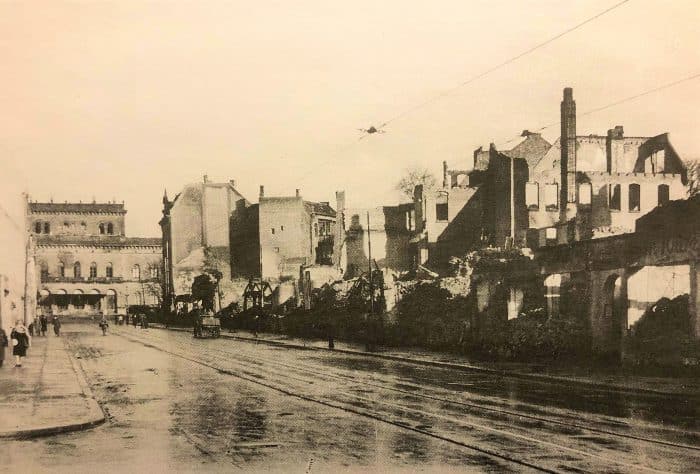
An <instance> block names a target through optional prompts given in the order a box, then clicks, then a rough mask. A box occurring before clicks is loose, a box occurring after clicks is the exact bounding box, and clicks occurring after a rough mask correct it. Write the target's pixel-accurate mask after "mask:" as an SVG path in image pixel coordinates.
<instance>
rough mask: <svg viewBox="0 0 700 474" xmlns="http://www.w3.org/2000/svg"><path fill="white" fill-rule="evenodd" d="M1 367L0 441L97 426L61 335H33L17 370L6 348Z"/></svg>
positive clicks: (97, 416)
mask: <svg viewBox="0 0 700 474" xmlns="http://www.w3.org/2000/svg"><path fill="white" fill-rule="evenodd" d="M7 357H8V358H7V359H6V360H5V365H4V366H3V367H2V368H0V438H29V437H35V436H45V435H50V434H55V433H63V432H66V431H74V430H80V429H85V428H89V427H92V426H96V425H98V424H100V423H102V422H104V420H105V418H104V414H103V412H102V410H101V408H100V406H99V404H98V403H97V401H96V400H95V399H94V397H93V395H92V391H91V389H90V387H89V385H88V384H87V382H86V381H85V376H84V375H83V373H82V370H81V369H80V367H79V366H78V363H77V361H76V360H75V359H74V358H73V357H72V355H71V354H70V353H69V350H68V348H67V346H66V344H65V341H64V339H63V338H62V337H55V336H47V337H34V338H33V339H32V346H31V347H30V348H29V350H28V351H27V357H26V358H25V359H24V360H23V362H22V367H14V359H13V358H12V357H11V355H10V351H9V350H8V354H7Z"/></svg>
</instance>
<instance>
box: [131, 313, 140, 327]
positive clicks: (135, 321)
mask: <svg viewBox="0 0 700 474" xmlns="http://www.w3.org/2000/svg"><path fill="white" fill-rule="evenodd" d="M131 322H132V323H134V327H136V325H137V324H138V322H139V318H138V315H137V314H132V315H131Z"/></svg>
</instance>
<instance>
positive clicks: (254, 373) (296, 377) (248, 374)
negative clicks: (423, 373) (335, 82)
mask: <svg viewBox="0 0 700 474" xmlns="http://www.w3.org/2000/svg"><path fill="white" fill-rule="evenodd" d="M120 335H122V336H124V337H126V338H127V339H131V340H134V341H135V342H140V343H142V344H145V345H148V346H150V347H153V348H155V349H158V350H161V351H164V352H168V353H171V354H173V355H177V356H179V357H183V358H185V359H187V360H191V361H193V362H196V363H200V364H202V365H205V366H208V367H210V368H213V369H216V370H219V371H220V372H223V373H227V374H230V375H234V376H237V377H240V378H243V379H245V380H248V381H251V382H253V383H257V384H260V385H264V386H267V387H268V388H272V389H275V390H278V391H282V392H283V393H288V394H290V395H294V396H297V397H299V398H302V399H305V400H308V401H313V402H316V403H322V404H324V405H326V406H333V407H335V408H340V409H343V410H346V411H350V412H353V413H358V412H359V413H358V414H361V415H363V416H370V417H371V418H374V419H378V420H381V421H387V422H389V423H391V424H394V425H396V426H400V427H402V428H405V429H410V430H412V431H416V432H419V433H422V434H425V435H427V436H431V437H434V438H438V439H443V438H446V439H444V440H446V441H450V442H453V443H455V444H459V445H462V446H465V447H469V448H473V449H477V450H478V451H480V452H482V453H487V454H490V455H496V456H497V457H500V458H502V459H508V460H511V459H512V458H513V456H512V455H510V454H504V453H500V452H498V451H495V450H493V449H487V450H484V448H483V444H480V445H478V446H476V445H474V443H469V442H464V441H462V440H458V439H455V438H456V437H455V436H451V437H450V436H443V435H441V434H438V433H435V432H431V431H428V430H426V429H421V426H426V424H427V423H425V422H421V420H423V421H425V419H426V418H432V419H433V420H440V422H442V423H443V424H447V425H448V426H450V427H451V429H452V431H453V432H460V430H469V431H474V430H478V431H481V432H486V433H490V434H491V435H493V436H500V437H506V438H508V439H509V440H510V444H513V442H514V441H516V440H517V441H518V442H521V443H525V444H524V445H523V446H522V449H523V451H527V450H528V449H532V448H533V445H534V447H535V448H537V447H540V448H541V447H542V446H546V447H547V448H548V449H550V450H555V451H558V452H557V453H556V455H557V456H559V457H560V458H563V459H566V458H567V457H569V458H570V457H571V456H570V455H574V456H577V457H580V458H584V459H590V460H594V462H595V463H602V464H603V465H604V466H606V468H605V470H606V471H609V470H610V468H611V467H612V466H619V467H621V468H622V469H623V470H625V471H626V470H637V471H639V470H646V471H651V472H659V471H658V470H655V469H654V468H650V467H648V466H644V465H642V464H639V463H635V462H624V461H621V460H620V456H619V455H618V456H615V457H611V456H606V455H598V454H596V453H592V452H590V451H584V450H583V449H580V448H576V447H574V448H572V447H570V446H566V445H562V444H560V443H559V442H554V441H552V440H547V439H538V438H535V437H532V436H529V435H527V434H523V433H516V432H513V426H512V422H513V421H514V420H513V419H514V418H515V419H516V420H515V421H516V423H521V424H522V421H523V419H525V420H528V421H529V422H534V423H545V424H553V425H559V426H565V427H567V428H576V429H578V430H585V431H588V432H596V433H601V434H605V435H608V436H616V437H621V438H625V439H627V440H628V441H630V440H633V441H641V442H644V443H652V444H657V445H662V446H666V447H673V448H683V449H690V450H698V448H697V447H695V446H687V445H681V444H674V443H669V442H666V441H663V440H653V439H648V438H640V437H636V436H633V435H627V434H620V433H615V432H612V431H606V430H601V429H597V428H594V427H589V426H585V425H580V424H579V425H575V426H572V425H570V424H567V423H565V422H562V421H558V420H551V419H546V418H542V417H537V416H532V415H527V414H522V413H518V412H512V411H507V410H500V409H497V408H491V407H483V406H481V405H477V404H473V403H467V402H461V401H456V400H452V399H448V398H442V397H437V396H432V395H426V394H420V393H415V392H410V391H408V390H402V389H398V388H395V387H390V386H386V385H383V384H377V383H373V382H367V381H364V380H361V381H358V380H355V379H353V378H351V377H349V376H344V375H337V374H330V373H328V372H320V371H318V370H314V369H310V368H308V367H300V366H299V364H296V365H292V364H289V363H284V362H282V361H280V360H278V359H272V358H265V357H260V355H259V354H257V355H255V356H252V355H251V354H250V353H249V352H248V353H247V354H244V353H243V351H242V350H241V348H240V347H237V349H236V351H235V352H232V351H229V350H222V349H220V348H215V347H211V345H207V346H205V347H204V348H205V349H206V352H207V353H208V357H206V358H207V359H208V360H205V361H202V360H201V359H193V358H192V357H185V356H183V355H182V354H180V353H177V352H173V351H172V350H170V349H169V348H168V349H164V348H162V347H159V346H158V345H154V344H155V343H154V341H151V340H149V339H148V338H143V337H133V336H134V335H126V334H120ZM139 336H141V335H139ZM157 339H159V340H158V341H157V342H160V343H161V344H162V343H165V344H172V342H173V341H172V340H170V341H166V340H162V338H157ZM177 343H178V344H179V345H181V346H182V348H183V349H189V350H190V351H194V352H195V353H199V354H198V355H200V356H204V355H205V354H202V352H203V351H202V349H203V347H202V346H201V345H200V344H194V343H193V341H185V340H179V341H177ZM185 352H187V351H185ZM217 354H218V355H217ZM241 358H245V359H246V360H245V361H243V360H241ZM232 363H235V364H237V365H238V366H239V368H241V369H242V372H241V371H233V370H231V369H229V368H227V367H226V365H227V364H228V365H230V364H232ZM271 366H272V367H275V369H272V368H271ZM260 372H263V373H265V374H267V377H269V378H272V379H273V380H275V381H277V384H272V383H270V382H269V381H268V380H265V379H264V378H263V376H262V375H261V374H260ZM292 373H293V374H292ZM309 377H311V378H309ZM284 379H287V380H293V381H296V382H299V383H302V384H305V385H312V384H318V382H321V381H324V380H325V381H326V382H327V381H328V379H333V380H335V381H338V382H341V383H343V385H344V386H343V387H336V388H335V389H334V392H333V393H332V395H333V396H334V397H335V399H334V400H331V399H329V396H328V394H323V393H320V394H318V393H317V394H315V396H313V395H308V394H300V393H298V390H296V391H295V390H293V387H289V386H284V385H283V384H280V382H279V381H280V380H284ZM348 384H351V385H350V386H349V385H348ZM352 384H354V385H358V384H359V385H361V386H364V387H374V388H376V389H379V390H384V391H391V392H394V393H398V394H400V395H401V396H404V397H412V398H413V399H416V400H419V401H420V400H421V399H430V400H432V401H437V402H440V403H442V404H447V405H451V406H452V410H454V407H455V406H456V407H461V408H468V409H471V410H481V411H489V412H492V413H495V414H498V415H502V416H507V417H510V418H511V420H510V421H511V423H510V424H507V425H506V428H508V429H502V428H496V427H494V426H490V425H485V424H483V423H475V422H473V421H462V420H460V419H459V418H457V417H455V416H445V415H441V414H439V413H432V412H425V411H424V410H420V409H419V408H416V407H415V406H406V405H403V404H398V403H392V402H389V401H386V400H383V399H372V398H368V397H367V396H363V395H360V394H358V393H351V392H353V391H357V387H353V386H352ZM416 388H418V389H421V390H423V389H425V387H419V386H416ZM338 389H342V390H343V391H340V390H338ZM345 390H350V392H348V391H345ZM324 397H325V398H324ZM401 401H405V400H401ZM358 405H359V406H361V407H363V409H362V410H358V409H357V406H358ZM377 405H382V406H385V407H386V409H387V410H388V411H389V413H382V412H381V410H378V409H377ZM397 412H398V413H399V420H396V419H391V417H392V416H393V417H396V414H397ZM459 414H461V415H464V413H459ZM409 415H410V416H409ZM402 416H403V419H402V418H401V417H402ZM470 416H472V417H477V418H483V416H481V417H479V416H478V415H475V414H474V413H472V414H471V415H470ZM406 417H408V418H411V417H413V418H416V419H417V420H418V422H419V423H418V424H416V426H410V425H407V424H406V423H405V421H404V420H405V418H406ZM487 421H490V422H492V423H494V424H496V423H498V422H501V423H502V422H503V420H495V421H494V420H487ZM433 424H435V423H433ZM455 426H457V427H455ZM528 428H529V427H526V429H528ZM535 428H538V429H541V428H542V427H541V426H536V427H535ZM519 429H521V430H522V427H519ZM559 436H560V437H561V435H559ZM552 439H556V438H552ZM572 439H575V437H572ZM569 442H572V441H571V440H570V441H569ZM574 442H577V443H579V444H580V440H575V441H574ZM608 451H609V450H608ZM562 453H567V454H566V455H563V456H562ZM612 454H615V452H613V453H612ZM617 454H620V453H617ZM627 457H629V456H627ZM517 461H523V459H518V460H517ZM521 464H523V465H527V466H528V467H533V468H536V469H539V468H542V466H541V465H538V464H535V463H534V462H530V461H525V463H521ZM555 467H557V466H555ZM585 468H588V469H590V468H591V466H584V469H585ZM575 469H576V468H575ZM544 470H552V471H555V470H556V469H552V466H551V465H550V466H545V468H544Z"/></svg>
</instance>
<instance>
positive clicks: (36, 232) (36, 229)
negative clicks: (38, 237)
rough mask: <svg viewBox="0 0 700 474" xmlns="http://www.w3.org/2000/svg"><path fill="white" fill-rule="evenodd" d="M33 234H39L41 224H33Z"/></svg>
mask: <svg viewBox="0 0 700 474" xmlns="http://www.w3.org/2000/svg"><path fill="white" fill-rule="evenodd" d="M34 233H35V234H41V222H36V223H35V224H34Z"/></svg>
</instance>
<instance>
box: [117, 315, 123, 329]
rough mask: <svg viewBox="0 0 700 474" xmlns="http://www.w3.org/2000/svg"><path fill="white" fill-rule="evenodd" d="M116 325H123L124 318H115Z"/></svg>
mask: <svg viewBox="0 0 700 474" xmlns="http://www.w3.org/2000/svg"><path fill="white" fill-rule="evenodd" d="M117 324H119V325H120V326H123V325H124V316H122V315H121V314H120V315H119V317H118V318H117Z"/></svg>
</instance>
